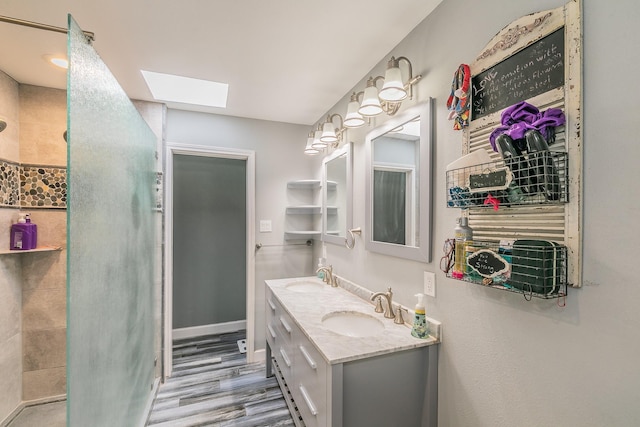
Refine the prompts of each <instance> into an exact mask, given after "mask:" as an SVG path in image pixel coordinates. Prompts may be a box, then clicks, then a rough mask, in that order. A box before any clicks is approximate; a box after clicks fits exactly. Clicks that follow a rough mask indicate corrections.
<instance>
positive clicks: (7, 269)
mask: <svg viewBox="0 0 640 427" xmlns="http://www.w3.org/2000/svg"><path fill="white" fill-rule="evenodd" d="M21 273H22V272H21V267H20V259H19V258H17V257H15V256H12V255H4V256H2V257H0V353H1V352H2V348H3V343H5V342H6V341H7V340H9V339H11V338H12V337H13V336H15V335H17V334H19V333H20V332H21V331H22V327H21V322H22V317H21V309H20V307H21V306H22V288H21V286H20V282H21V281H22V274H21ZM0 372H2V371H0Z"/></svg>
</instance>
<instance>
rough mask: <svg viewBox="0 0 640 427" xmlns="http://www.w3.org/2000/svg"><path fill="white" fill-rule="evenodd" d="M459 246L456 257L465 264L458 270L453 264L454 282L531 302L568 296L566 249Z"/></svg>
mask: <svg viewBox="0 0 640 427" xmlns="http://www.w3.org/2000/svg"><path fill="white" fill-rule="evenodd" d="M455 246H456V247H455V249H454V255H453V257H454V258H456V259H460V260H461V262H460V266H458V267H455V266H454V264H453V263H450V264H449V266H450V267H452V268H451V269H448V271H447V276H448V277H450V278H454V279H458V280H463V281H466V282H471V283H475V284H479V285H483V286H488V287H492V288H496V289H502V290H506V291H511V292H517V293H522V294H524V296H525V298H527V299H531V298H532V297H535V298H544V299H549V298H560V297H565V296H566V295H567V286H568V283H567V248H566V246H564V245H561V244H559V243H556V242H553V241H549V240H515V241H503V242H498V241H489V240H473V241H467V242H464V243H461V244H458V245H455ZM445 247H446V245H445ZM456 250H462V251H464V253H463V255H462V256H460V255H459V254H455V251H456ZM455 255H459V256H458V257H456V256H455Z"/></svg>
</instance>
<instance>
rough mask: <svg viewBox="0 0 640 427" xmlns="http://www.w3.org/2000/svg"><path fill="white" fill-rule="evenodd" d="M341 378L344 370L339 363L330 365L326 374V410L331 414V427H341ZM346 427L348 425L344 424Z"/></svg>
mask: <svg viewBox="0 0 640 427" xmlns="http://www.w3.org/2000/svg"><path fill="white" fill-rule="evenodd" d="M343 377H344V370H343V365H342V364H341V363H339V364H337V365H331V369H329V370H328V373H327V410H328V411H329V414H331V419H330V420H329V421H330V422H331V424H330V425H331V427H342V426H343V424H342V412H343V409H344V408H343V406H342V405H343V395H344V390H343V387H342V385H343ZM344 425H345V426H348V425H349V424H344Z"/></svg>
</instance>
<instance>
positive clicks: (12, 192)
mask: <svg viewBox="0 0 640 427" xmlns="http://www.w3.org/2000/svg"><path fill="white" fill-rule="evenodd" d="M19 204H20V165H18V164H17V163H12V162H8V161H6V160H0V206H16V207H17V206H19Z"/></svg>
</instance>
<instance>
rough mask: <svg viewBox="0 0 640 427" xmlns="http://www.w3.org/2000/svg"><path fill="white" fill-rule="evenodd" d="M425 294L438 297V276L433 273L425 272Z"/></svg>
mask: <svg viewBox="0 0 640 427" xmlns="http://www.w3.org/2000/svg"><path fill="white" fill-rule="evenodd" d="M424 293H425V295H429V296H430V297H434V298H435V297H436V274H435V273H433V272H431V271H425V272H424Z"/></svg>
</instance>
